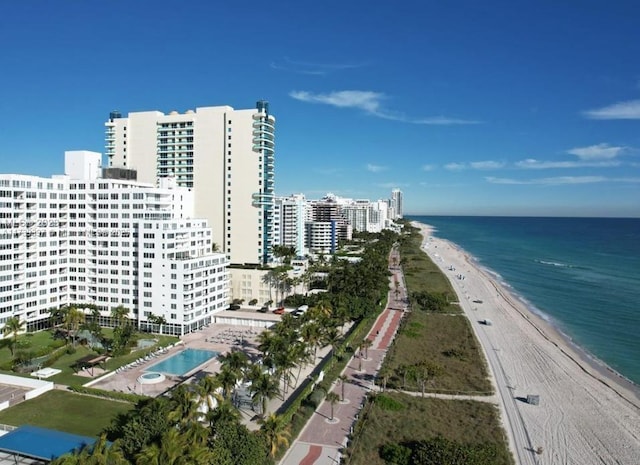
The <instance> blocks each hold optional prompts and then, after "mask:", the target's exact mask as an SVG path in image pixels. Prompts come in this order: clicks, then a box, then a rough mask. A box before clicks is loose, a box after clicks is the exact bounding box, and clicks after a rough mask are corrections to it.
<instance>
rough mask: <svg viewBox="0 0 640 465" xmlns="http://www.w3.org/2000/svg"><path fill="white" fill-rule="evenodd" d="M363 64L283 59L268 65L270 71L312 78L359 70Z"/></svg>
mask: <svg viewBox="0 0 640 465" xmlns="http://www.w3.org/2000/svg"><path fill="white" fill-rule="evenodd" d="M363 66H366V64H364V63H358V64H351V63H312V62H305V61H295V60H291V59H289V58H287V57H285V58H284V59H283V60H282V61H281V62H276V61H272V62H271V63H269V67H270V68H271V69H275V70H278V71H288V72H292V73H297V74H307V75H312V76H325V75H327V74H329V73H332V72H334V71H341V70H345V69H354V68H361V67H363Z"/></svg>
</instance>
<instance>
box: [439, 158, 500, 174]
mask: <svg viewBox="0 0 640 465" xmlns="http://www.w3.org/2000/svg"><path fill="white" fill-rule="evenodd" d="M504 166H505V163H504V162H500V161H493V160H485V161H473V162H470V163H447V164H446V165H444V169H446V170H449V171H460V170H466V169H474V170H496V169H500V168H504Z"/></svg>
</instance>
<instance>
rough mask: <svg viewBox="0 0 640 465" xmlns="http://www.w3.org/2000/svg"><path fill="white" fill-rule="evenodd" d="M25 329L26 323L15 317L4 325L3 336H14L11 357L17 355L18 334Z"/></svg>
mask: <svg viewBox="0 0 640 465" xmlns="http://www.w3.org/2000/svg"><path fill="white" fill-rule="evenodd" d="M23 329H24V321H20V317H17V316H13V317H11V318H9V319H8V320H7V321H5V323H4V327H3V328H2V334H4V335H5V336H7V335H9V334H11V335H12V336H13V339H12V342H11V345H9V350H10V351H11V357H13V355H14V354H15V350H16V346H17V344H18V333H19V332H20V331H22V330H23Z"/></svg>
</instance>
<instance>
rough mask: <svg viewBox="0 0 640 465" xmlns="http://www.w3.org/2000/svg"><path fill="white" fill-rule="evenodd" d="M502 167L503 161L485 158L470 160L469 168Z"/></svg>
mask: <svg viewBox="0 0 640 465" xmlns="http://www.w3.org/2000/svg"><path fill="white" fill-rule="evenodd" d="M503 167H504V163H503V162H500V161H493V160H486V161H474V162H471V168H473V169H476V170H497V169H500V168H503Z"/></svg>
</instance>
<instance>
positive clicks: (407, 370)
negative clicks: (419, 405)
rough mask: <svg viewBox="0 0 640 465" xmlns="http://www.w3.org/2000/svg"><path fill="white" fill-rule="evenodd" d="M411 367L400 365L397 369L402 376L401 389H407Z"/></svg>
mask: <svg viewBox="0 0 640 465" xmlns="http://www.w3.org/2000/svg"><path fill="white" fill-rule="evenodd" d="M412 370H413V365H406V364H402V365H400V366H399V367H398V372H399V373H400V374H402V389H406V387H407V378H409V377H411V376H412Z"/></svg>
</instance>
